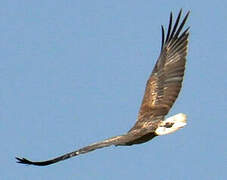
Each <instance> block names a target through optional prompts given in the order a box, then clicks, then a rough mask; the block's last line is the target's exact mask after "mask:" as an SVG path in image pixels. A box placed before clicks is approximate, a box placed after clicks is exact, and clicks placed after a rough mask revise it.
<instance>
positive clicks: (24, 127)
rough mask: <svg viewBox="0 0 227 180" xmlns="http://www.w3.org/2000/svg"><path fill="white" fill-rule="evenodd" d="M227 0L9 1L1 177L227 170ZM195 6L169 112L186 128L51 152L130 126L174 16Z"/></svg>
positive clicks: (4, 12)
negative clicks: (180, 116)
mask: <svg viewBox="0 0 227 180" xmlns="http://www.w3.org/2000/svg"><path fill="white" fill-rule="evenodd" d="M226 7H227V1H225V0H216V1H193V0H171V1H166V0H165V1H164V0H160V1H152V0H149V1H148V0H140V1H132V0H125V1H122V0H114V1H107V0H99V1H95V0H93V1H92V0H90V1H89V0H83V1H82V0H74V1H73V0H71V1H70V0H66V1H24V0H20V1H18V0H16V1H2V2H1V6H0V34H1V38H0V39H1V40H0V49H1V53H0V83H1V89H0V107H1V108H0V119H1V121H0V122H1V123H0V137H1V148H0V154H1V163H0V179H3V180H15V179H18V180H31V179H32V180H40V179H54V180H58V179H59V180H60V179H66V180H69V179H77V180H80V179H81V180H90V179H93V180H102V179H103V180H110V179H117V180H119V179H132V180H134V179H135V180H138V179H140V180H143V179H156V180H167V179H168V180H176V179H179V180H181V179H184V180H192V179H193V180H198V179H199V180H201V179H206V180H216V179H217V180H222V179H227V172H226V171H227V144H226V138H227V134H226V130H227V122H226V121H227V115H226V112H227V103H226V96H227V77H226V76H227V75H226V74H227V51H226V48H227V12H226ZM180 8H183V10H184V13H185V12H186V11H188V10H191V14H190V17H189V21H188V22H187V26H190V27H191V29H190V43H189V54H188V61H187V69H186V76H185V80H184V86H183V89H182V91H181V93H180V96H179V98H178V101H177V102H176V103H175V105H174V107H173V109H172V110H171V112H170V113H169V115H174V114H176V113H179V112H183V113H186V114H187V115H188V125H187V126H186V127H185V128H184V129H182V130H180V131H178V132H176V133H174V134H171V135H168V136H163V137H158V138H155V139H154V140H152V141H150V142H148V143H146V144H141V145H137V146H131V147H109V148H104V149H100V150H97V151H94V152H91V153H89V154H86V155H81V156H79V157H75V158H72V159H70V160H67V161H63V162H60V163H57V164H55V165H51V166H47V167H35V166H25V165H21V164H17V163H15V159H14V157H15V156H20V157H27V158H29V159H32V160H45V159H49V158H52V157H55V156H58V155H61V154H64V153H66V152H69V151H72V150H75V149H77V148H80V147H82V146H85V145H88V144H90V143H93V142H95V141H99V140H102V139H104V138H107V137H110V136H113V135H119V134H122V133H124V132H126V131H128V130H129V128H131V126H132V125H133V124H134V122H135V120H136V117H137V112H138V109H139V107H140V104H141V100H142V96H143V92H144V88H145V83H146V81H147V78H148V76H149V74H150V72H151V71H152V69H153V66H154V63H155V61H156V59H157V57H158V55H159V52H160V42H161V28H160V26H161V24H164V25H165V26H167V25H168V19H169V13H170V11H173V13H174V15H175V16H176V14H177V13H178V11H179V9H180Z"/></svg>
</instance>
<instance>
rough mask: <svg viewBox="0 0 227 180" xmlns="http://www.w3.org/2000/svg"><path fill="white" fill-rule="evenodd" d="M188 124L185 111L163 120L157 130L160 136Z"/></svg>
mask: <svg viewBox="0 0 227 180" xmlns="http://www.w3.org/2000/svg"><path fill="white" fill-rule="evenodd" d="M186 124H187V116H186V115H185V114H183V113H179V114H176V115H174V116H172V117H169V118H167V119H166V120H164V121H162V122H161V123H160V125H159V127H158V128H157V129H156V130H155V133H156V134H157V135H158V136H161V135H166V134H170V133H173V132H175V131H177V130H179V129H181V128H183V127H184V126H185V125H186Z"/></svg>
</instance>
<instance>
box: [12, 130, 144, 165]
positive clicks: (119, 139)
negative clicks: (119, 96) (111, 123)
mask: <svg viewBox="0 0 227 180" xmlns="http://www.w3.org/2000/svg"><path fill="white" fill-rule="evenodd" d="M145 133H146V132H144V134H145ZM135 138H136V136H135V134H133V133H128V134H125V135H121V136H115V137H112V138H109V139H106V140H104V141H101V142H97V143H94V144H91V145H89V146H86V147H83V148H81V149H78V150H76V151H73V152H70V153H67V154H64V155H62V156H59V157H57V158H54V159H50V160H47V161H30V160H28V159H25V158H19V157H16V159H17V160H18V161H17V162H18V163H21V164H28V165H36V166H47V165H50V164H54V163H56V162H59V161H63V160H66V159H68V158H71V157H74V156H78V155H80V154H85V153H88V152H90V151H94V150H96V149H99V148H103V147H107V146H111V145H116V146H117V145H125V144H126V143H127V142H130V141H133V140H135Z"/></svg>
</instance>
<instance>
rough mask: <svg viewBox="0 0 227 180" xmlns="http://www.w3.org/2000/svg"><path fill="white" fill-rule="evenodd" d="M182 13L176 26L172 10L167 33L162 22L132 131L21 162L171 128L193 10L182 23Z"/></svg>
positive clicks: (128, 141)
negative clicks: (167, 118)
mask: <svg viewBox="0 0 227 180" xmlns="http://www.w3.org/2000/svg"><path fill="white" fill-rule="evenodd" d="M181 13H182V10H181V11H180V12H179V14H178V17H177V19H176V22H175V24H174V26H173V27H172V13H171V14H170V20H169V27H168V31H167V36H166V37H165V33H164V28H163V26H162V46H161V53H160V56H159V58H158V60H157V63H156V65H155V67H154V69H153V71H152V73H151V75H150V77H149V79H148V81H147V85H146V90H145V94H144V97H143V101H142V105H141V108H140V111H139V115H138V119H137V122H136V123H135V125H134V126H133V127H132V128H131V129H130V131H129V132H128V133H126V134H124V135H120V136H115V137H112V138H109V139H106V140H104V141H101V142H97V143H94V144H91V145H89V146H86V147H84V148H81V149H79V150H76V151H73V152H71V153H68V154H65V155H63V156H60V157H57V158H55V159H51V160H48V161H40V162H34V161H30V160H27V159H25V158H18V157H16V159H17V160H18V163H22V164H32V165H38V166H46V165H49V164H53V163H56V162H58V161H62V160H65V159H68V158H71V157H73V156H77V155H80V154H84V153H87V152H90V151H93V150H96V149H99V148H103V147H107V146H110V145H115V146H127V145H133V144H140V143H144V142H146V141H149V140H151V139H152V138H153V137H155V136H157V135H158V134H157V133H155V130H156V129H157V128H158V127H165V128H171V127H172V125H173V124H174V123H169V122H168V123H166V124H165V125H162V122H163V120H164V117H165V115H166V114H167V113H168V112H169V110H170V108H171V107H172V105H173V103H174V102H175V100H176V98H177V96H178V94H179V92H180V89H181V86H182V81H183V76H184V70H185V63H186V55H187V46H188V36H189V32H188V30H189V28H187V29H186V30H185V31H184V32H182V33H181V31H182V28H183V26H184V24H185V22H186V20H187V18H188V15H189V12H188V13H187V14H186V16H185V17H184V19H183V21H182V22H181V24H180V26H179V21H180V17H181ZM178 26H179V27H178Z"/></svg>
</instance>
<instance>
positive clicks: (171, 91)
mask: <svg viewBox="0 0 227 180" xmlns="http://www.w3.org/2000/svg"><path fill="white" fill-rule="evenodd" d="M181 14H182V10H180V12H179V14H178V17H177V19H176V22H175V24H174V26H173V27H172V19H173V15H172V12H171V14H170V19H169V27H168V31H167V36H166V37H165V32H164V28H163V26H162V46H161V53H160V56H159V58H158V61H157V63H156V65H155V67H154V69H153V71H152V73H151V75H150V77H149V79H148V81H147V85H146V90H145V94H144V97H143V101H142V105H141V108H140V111H139V115H138V119H137V122H136V124H135V125H134V126H133V128H132V129H131V130H130V131H132V130H135V129H140V128H144V127H145V126H150V125H151V124H152V121H155V120H156V118H159V119H160V117H163V118H164V116H165V115H166V114H167V113H168V112H169V110H170V108H171V107H172V105H173V103H174V102H175V100H176V98H177V96H178V94H179V92H180V89H181V85H182V81H183V76H184V69H185V63H186V55H187V49H188V36H189V32H188V30H189V28H187V29H186V30H185V31H183V32H181V31H182V28H183V26H184V24H185V22H186V20H187V18H188V15H189V12H188V13H187V14H186V15H185V17H184V19H183V20H182V22H181V23H180V25H179V21H180V17H181Z"/></svg>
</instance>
